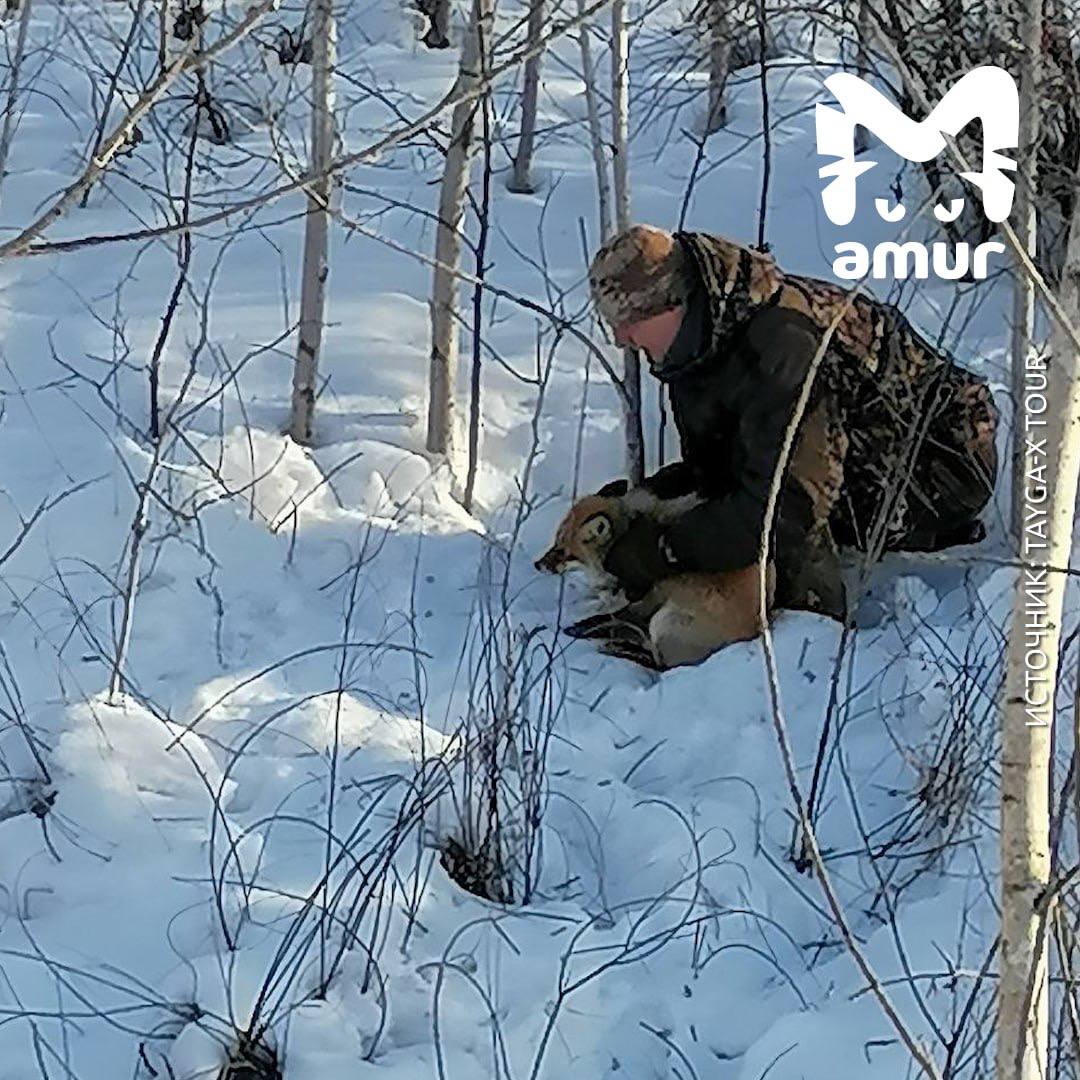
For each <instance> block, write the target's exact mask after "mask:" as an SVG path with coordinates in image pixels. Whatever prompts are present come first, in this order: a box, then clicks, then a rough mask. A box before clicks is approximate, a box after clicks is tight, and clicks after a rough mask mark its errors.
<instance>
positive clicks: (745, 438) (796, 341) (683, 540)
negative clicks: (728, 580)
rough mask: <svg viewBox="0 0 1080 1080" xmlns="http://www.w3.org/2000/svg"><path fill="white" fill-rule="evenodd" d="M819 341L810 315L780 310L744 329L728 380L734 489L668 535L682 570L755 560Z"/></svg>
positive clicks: (771, 310) (729, 566)
mask: <svg viewBox="0 0 1080 1080" xmlns="http://www.w3.org/2000/svg"><path fill="white" fill-rule="evenodd" d="M820 337H821V331H820V330H819V329H818V327H817V325H816V324H815V323H814V322H813V321H812V320H811V319H809V318H808V317H807V316H805V315H802V314H801V313H799V312H795V311H790V310H786V309H781V308H769V309H767V310H765V311H762V312H759V313H758V314H757V315H755V316H754V317H753V318H752V319H751V320H750V322H749V323H748V324H747V328H746V331H745V333H744V334H743V335H742V337H741V339H740V340H739V342H738V344H737V345H736V346H735V347H734V348H733V349H732V351H731V353H730V354H729V356H728V361H727V363H726V364H725V371H724V375H723V377H725V378H728V379H730V380H731V384H732V406H733V409H734V410H735V413H736V415H737V416H738V422H737V428H736V431H735V432H734V438H733V446H732V451H733V459H734V460H733V467H734V470H735V475H736V478H737V482H736V486H735V488H734V490H733V491H732V492H731V493H730V494H727V495H724V496H722V497H720V498H716V499H711V500H710V501H708V502H706V503H703V504H702V505H700V506H698V507H695V508H694V509H693V510H691V511H689V512H688V513H686V514H684V515H683V516H682V517H680V518H679V520H678V521H676V522H675V523H674V524H673V525H672V526H671V527H670V528H669V529H668V530H667V532H666V534H665V540H666V542H667V546H668V548H669V550H670V551H671V553H672V555H673V556H674V558H675V560H676V565H677V566H678V568H679V569H680V570H702V571H706V572H718V571H724V570H737V569H740V568H742V567H745V566H749V565H751V564H752V563H753V562H755V561H756V559H757V557H758V550H759V548H760V546H761V531H762V527H763V525H764V521H765V506H766V503H767V502H768V497H769V488H770V486H771V484H772V477H773V473H774V471H775V469H776V464H777V461H778V460H779V457H780V447H781V445H782V443H783V439H784V433H785V432H786V430H787V425H788V422H789V421H790V419H791V414H792V411H793V409H794V406H795V402H796V400H797V399H798V396H799V392H800V390H801V389H802V384H803V380H804V378H805V377H806V373H807V371H808V370H809V367H810V363H811V361H812V360H813V357H814V353H815V352H816V350H817V347H818V343H819V341H820Z"/></svg>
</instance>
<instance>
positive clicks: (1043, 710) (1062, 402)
mask: <svg viewBox="0 0 1080 1080" xmlns="http://www.w3.org/2000/svg"><path fill="white" fill-rule="evenodd" d="M1057 298H1058V300H1059V302H1060V305H1061V308H1062V310H1063V312H1064V313H1065V316H1066V317H1067V318H1068V319H1069V320H1070V321H1071V322H1072V324H1073V325H1074V326H1075V325H1077V324H1078V323H1080V207H1078V208H1077V210H1075V211H1074V213H1073V218H1072V221H1071V223H1070V228H1069V240H1068V246H1067V250H1066V255H1065V267H1064V271H1063V274H1062V278H1061V284H1060V287H1059V289H1058V294H1057ZM1050 347H1051V354H1052V357H1051V363H1050V364H1049V365H1048V368H1049V370H1047V368H1046V367H1042V368H1039V367H1035V366H1032V367H1031V368H1029V369H1028V371H1029V381H1028V385H1027V391H1026V393H1027V397H1026V399H1025V398H1021V402H1022V403H1023V404H1024V405H1025V406H1026V407H1027V413H1028V415H1029V418H1030V419H1033V420H1035V421H1038V420H1039V419H1040V418H1041V419H1042V421H1044V423H1045V426H1033V427H1032V433H1033V437H1034V438H1035V439H1041V438H1042V437H1043V436H1044V435H1045V437H1046V440H1047V441H1046V452H1045V454H1043V453H1040V452H1039V451H1038V450H1037V449H1035V448H1033V447H1030V446H1029V447H1028V448H1027V451H1026V454H1025V465H1026V466H1027V468H1026V472H1027V484H1026V486H1027V489H1028V490H1027V494H1026V496H1025V499H1026V501H1027V503H1028V506H1027V507H1026V508H1025V509H1026V511H1027V512H1029V513H1030V512H1032V511H1034V512H1035V513H1036V514H1038V513H1039V512H1040V511H1045V518H1044V519H1043V520H1044V522H1045V527H1044V528H1043V529H1042V530H1041V531H1037V530H1036V529H1035V528H1033V524H1034V523H1036V522H1037V521H1038V518H1037V517H1031V518H1029V519H1028V524H1027V527H1026V528H1025V531H1024V533H1023V534H1022V537H1021V544H1020V553H1021V556H1022V557H1023V558H1024V559H1025V560H1026V561H1027V562H1028V563H1029V564H1034V566H1035V569H1027V568H1025V569H1022V570H1021V571H1020V581H1019V585H1018V587H1017V594H1016V602H1015V605H1014V610H1013V622H1012V629H1011V632H1010V635H1009V647H1008V654H1007V660H1006V672H1005V697H1004V707H1003V723H1004V732H1003V736H1002V750H1001V956H1000V965H999V966H1000V985H999V1012H998V1035H997V1077H998V1080H1043V1078H1044V1077H1046V1076H1048V1075H1049V1073H1048V1071H1047V1041H1048V1034H1049V1002H1048V994H1049V986H1048V979H1047V953H1048V948H1047V941H1046V937H1047V927H1048V925H1049V924H1050V921H1051V919H1052V917H1053V904H1052V900H1051V899H1050V898H1048V897H1047V896H1046V890H1047V886H1048V884H1049V881H1050V805H1049V786H1050V775H1051V773H1050V770H1051V751H1052V744H1051V724H1052V721H1053V717H1054V691H1055V689H1056V685H1057V678H1058V660H1059V655H1058V654H1059V648H1060V641H1061V621H1062V611H1063V607H1064V600H1065V586H1066V583H1067V581H1068V577H1067V575H1066V574H1064V573H1061V572H1053V571H1047V570H1045V569H1040V568H1041V567H1065V566H1068V565H1069V562H1070V557H1071V554H1072V537H1073V527H1074V517H1075V507H1076V492H1077V482H1078V479H1080V379H1078V378H1077V359H1078V356H1077V351H1076V349H1075V347H1074V346H1073V344H1072V342H1071V340H1070V338H1069V336H1068V335H1067V334H1066V333H1065V331H1064V330H1063V329H1062V328H1061V325H1060V324H1059V322H1058V321H1057V320H1056V319H1055V321H1054V325H1053V328H1052V330H1051V335H1050ZM1044 374H1045V376H1046V377H1047V379H1048V384H1047V386H1046V388H1045V390H1042V391H1039V386H1040V383H1039V382H1038V379H1039V378H1040V377H1041V376H1042V375H1044ZM1038 393H1041V395H1043V396H1036V394H1038ZM1039 404H1042V405H1045V408H1043V409H1042V410H1041V412H1040V411H1039V409H1038V408H1037V407H1036V406H1037V405H1039ZM1040 464H1041V465H1043V466H1044V467H1045V474H1044V475H1045V480H1043V479H1041V478H1040V477H1039V474H1038V473H1037V472H1036V469H1037V467H1038V466H1039V465H1040ZM1042 534H1045V539H1044V538H1043V535H1042ZM1074 723H1075V724H1077V726H1078V731H1080V721H1077V720H1075V719H1074Z"/></svg>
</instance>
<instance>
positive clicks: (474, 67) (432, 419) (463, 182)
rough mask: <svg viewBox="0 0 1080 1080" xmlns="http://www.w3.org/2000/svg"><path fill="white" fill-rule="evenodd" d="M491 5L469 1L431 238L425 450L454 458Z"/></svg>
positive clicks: (486, 0) (488, 0)
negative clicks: (468, 209) (463, 279)
mask: <svg viewBox="0 0 1080 1080" xmlns="http://www.w3.org/2000/svg"><path fill="white" fill-rule="evenodd" d="M493 16H494V0H473V6H472V14H471V15H470V18H469V27H468V31H467V33H466V36H465V45H464V47H463V49H462V52H461V67H460V70H459V73H458V87H459V89H460V91H461V92H462V93H463V94H464V95H465V99H464V100H463V101H459V102H458V104H457V105H456V106H455V107H454V111H453V114H452V116H451V118H450V143H449V146H448V147H447V151H446V165H445V167H444V170H443V178H442V187H441V189H440V192H439V224H438V226H437V228H436V234H435V264H436V265H435V275H434V281H433V283H432V290H431V366H430V373H429V379H428V428H427V448H428V451H429V452H430V453H432V454H439V455H443V456H445V457H447V458H450V457H452V455H453V451H454V385H455V382H456V379H457V368H458V348H459V340H458V339H459V326H458V324H459V316H458V307H459V299H460V298H459V291H460V290H459V285H458V277H457V272H458V267H459V263H460V261H461V222H462V218H463V216H464V213H465V195H466V192H467V191H468V187H469V168H470V166H471V164H472V158H473V154H474V150H475V147H474V145H473V144H474V137H473V136H474V129H475V127H476V112H477V108H478V105H477V97H476V95H475V91H476V90H477V89H478V88H479V86H480V85H481V83H482V81H483V77H484V76H483V57H484V52H485V42H487V41H490V39H491V38H490V26H491V22H492V20H493Z"/></svg>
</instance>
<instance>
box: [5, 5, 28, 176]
mask: <svg viewBox="0 0 1080 1080" xmlns="http://www.w3.org/2000/svg"><path fill="white" fill-rule="evenodd" d="M32 6H33V5H32V3H31V0H23V4H22V7H21V8H18V9H17V10H18V11H19V31H18V34H17V35H16V37H15V55H14V56H13V57H12V59H11V68H10V74H9V82H8V95H7V104H6V105H5V106H4V127H3V131H2V132H0V185H3V183H4V176H5V175H6V173H7V159H8V153H9V152H10V150H11V136H12V133H13V131H14V126H15V112H16V105H17V104H18V100H19V74H20V73H21V71H22V62H23V57H24V56H25V55H26V34H27V31H28V30H29V29H30V8H31V7H32Z"/></svg>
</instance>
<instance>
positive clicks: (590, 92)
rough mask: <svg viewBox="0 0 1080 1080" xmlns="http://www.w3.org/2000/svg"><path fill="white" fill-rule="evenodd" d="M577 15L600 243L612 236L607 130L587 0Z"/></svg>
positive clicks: (580, 3) (581, 4)
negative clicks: (603, 124) (602, 120)
mask: <svg viewBox="0 0 1080 1080" xmlns="http://www.w3.org/2000/svg"><path fill="white" fill-rule="evenodd" d="M577 7H578V17H579V18H580V19H581V20H582V23H581V29H580V31H579V34H578V41H579V44H580V48H581V77H582V79H583V80H584V94H585V116H586V119H587V121H588V125H589V142H590V144H591V146H592V157H593V167H594V169H595V170H596V202H597V211H598V213H599V217H600V242H601V243H604V242H605V241H606V240H608V239H609V238H610V237H611V183H610V178H609V176H608V165H607V157H606V156H605V153H604V132H603V129H602V127H601V125H600V105H599V102H598V101H597V95H596V69H595V67H594V65H593V57H592V46H591V45H590V44H589V24H588V22H587V21H586V20H585V0H577Z"/></svg>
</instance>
